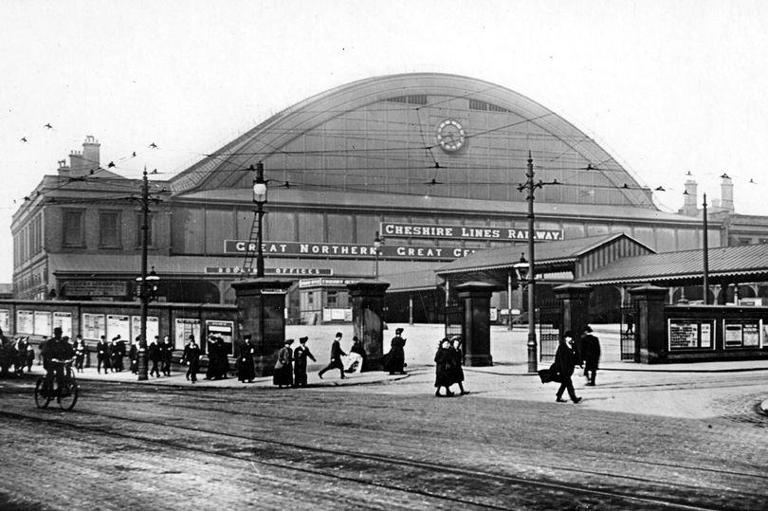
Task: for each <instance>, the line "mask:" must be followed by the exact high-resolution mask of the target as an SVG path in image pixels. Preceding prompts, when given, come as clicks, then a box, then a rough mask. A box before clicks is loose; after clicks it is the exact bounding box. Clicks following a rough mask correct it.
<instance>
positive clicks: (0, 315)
mask: <svg viewBox="0 0 768 511" xmlns="http://www.w3.org/2000/svg"><path fill="white" fill-rule="evenodd" d="M10 317H11V311H9V310H8V309H0V328H2V329H3V333H4V334H10V333H11V332H10V328H8V322H9V320H10Z"/></svg>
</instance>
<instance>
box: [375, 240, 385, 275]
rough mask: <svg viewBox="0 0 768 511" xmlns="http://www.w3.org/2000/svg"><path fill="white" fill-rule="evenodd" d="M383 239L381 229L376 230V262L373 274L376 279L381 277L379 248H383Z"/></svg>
mask: <svg viewBox="0 0 768 511" xmlns="http://www.w3.org/2000/svg"><path fill="white" fill-rule="evenodd" d="M382 243H383V241H382V240H381V238H380V237H379V231H376V237H375V238H373V248H374V249H375V252H376V253H375V254H374V257H375V263H374V267H373V276H374V278H375V279H376V280H378V279H379V249H380V248H381V245H382Z"/></svg>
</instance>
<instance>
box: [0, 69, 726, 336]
mask: <svg viewBox="0 0 768 511" xmlns="http://www.w3.org/2000/svg"><path fill="white" fill-rule="evenodd" d="M529 151H530V154H531V157H532V159H533V164H534V169H535V172H536V180H537V181H538V180H542V181H543V182H545V183H548V182H555V181H556V182H557V183H559V184H553V185H546V186H543V187H542V188H539V189H537V190H536V203H535V204H536V205H535V208H536V236H537V239H538V240H539V241H540V242H542V243H545V242H547V241H552V240H563V239H565V240H568V239H576V238H586V237H592V236H600V235H604V234H613V233H626V234H627V235H629V236H631V237H632V238H633V239H635V240H637V241H638V242H640V243H643V244H644V245H646V246H648V247H650V248H651V249H653V250H655V251H657V252H664V251H674V250H684V249H692V248H696V247H698V246H700V245H701V243H702V236H701V223H700V220H699V219H698V218H696V217H695V216H689V215H686V214H672V213H666V212H663V211H661V210H659V209H658V208H657V207H656V206H655V205H654V203H653V201H652V192H651V190H650V189H648V188H646V187H643V186H641V185H640V184H639V183H638V181H637V180H636V179H635V178H634V177H633V176H632V175H631V174H630V173H629V172H627V170H626V169H624V168H623V167H622V166H621V165H620V164H619V163H618V162H617V161H616V160H615V159H614V158H613V157H611V155H609V154H608V153H607V152H606V151H605V150H603V149H602V148H601V147H600V146H599V145H598V144H596V143H595V142H594V141H593V140H592V139H591V138H589V137H588V136H587V135H585V134H584V133H582V132H581V131H579V130H578V129H577V128H575V127H574V126H573V125H572V124H570V123H569V122H568V121H567V120H565V119H563V118H561V117H560V116H558V115H557V114H555V113H554V112H552V111H550V110H548V109H547V108H545V107H543V106H542V105H539V104H538V103H536V102H534V101H532V100H530V99H528V98H526V97H525V96H522V95H520V94H518V93H516V92H514V91H511V90H509V89H506V88H504V87H501V86H498V85H495V84H492V83H488V82H484V81H480V80H476V79H472V78H467V77H461V76H454V75H444V74H434V73H416V74H403V75H393V76H383V77H376V78H370V79H366V80H361V81H358V82H353V83H350V84H347V85H344V86H341V87H337V88H335V89H333V90H330V91H327V92H324V93H321V94H318V95H316V96H314V97H311V98H309V99H306V100H304V101H302V102H300V103H298V104H296V105H294V106H291V107H289V108H287V109H286V110H284V111H282V112H280V113H278V114H276V115H274V116H272V117H271V118H269V119H267V120H265V121H264V122H262V123H261V124H259V125H258V126H256V127H255V128H253V129H252V130H250V131H249V132H247V133H245V134H244V135H242V136H240V137H238V138H236V139H235V140H233V141H231V142H229V143H227V144H226V145H225V146H224V147H222V148H221V149H219V150H218V151H215V152H214V153H212V154H210V155H208V156H206V157H205V158H203V159H202V160H201V161H199V162H198V163H196V164H194V165H192V166H191V167H189V168H188V169H186V170H184V171H183V172H181V173H180V174H178V175H176V176H175V177H173V178H171V179H170V180H167V181H154V180H153V181H151V192H152V195H153V197H157V198H159V199H161V200H159V202H158V203H153V204H152V207H151V209H152V216H151V222H150V228H149V233H150V244H149V245H150V246H149V254H150V259H149V261H150V262H149V264H150V266H154V268H155V270H156V271H157V273H158V274H159V275H160V277H161V283H160V286H159V292H160V296H161V299H163V300H166V301H185V302H203V303H205V302H208V303H211V302H212V303H231V302H232V301H233V300H234V293H233V291H232V289H231V287H230V285H231V283H232V282H233V281H234V280H235V279H238V278H241V277H242V274H240V273H239V272H240V270H241V268H242V266H243V261H244V255H245V250H246V249H247V247H248V244H249V242H251V243H252V242H253V241H254V239H253V237H252V221H253V216H254V213H253V209H254V206H253V202H252V195H251V193H252V192H251V186H252V181H253V178H254V175H253V173H252V172H251V171H249V170H248V169H249V167H250V166H251V165H255V164H256V163H257V162H259V161H261V162H263V164H264V166H265V177H266V178H267V179H268V181H269V198H268V203H267V204H266V206H265V210H266V211H267V215H266V216H265V222H264V240H265V244H264V249H265V256H266V268H267V273H268V274H273V275H280V276H283V277H291V278H294V279H295V280H296V285H295V286H294V287H293V288H292V289H291V291H290V296H289V303H290V307H289V311H290V312H289V314H290V319H292V320H294V321H305V322H308V321H320V320H328V319H330V320H334V319H343V318H344V317H345V314H346V310H347V309H348V307H349V304H348V296H347V291H346V287H345V284H346V282H348V281H352V280H359V279H372V278H374V272H375V267H376V266H377V267H378V273H379V275H380V276H382V278H383V279H384V280H390V281H391V282H392V284H393V286H392V289H391V291H392V293H391V297H392V303H391V304H390V306H389V311H390V313H391V314H392V316H391V317H389V318H387V319H389V320H403V319H404V315H406V314H409V313H410V314H413V317H414V319H415V320H416V321H436V320H438V317H439V314H440V310H439V309H440V303H439V302H441V300H440V299H439V294H440V291H439V290H438V288H437V285H438V284H439V281H438V280H437V278H436V277H435V274H434V270H436V269H438V268H440V267H441V266H444V265H446V264H447V263H449V262H450V261H452V260H454V259H456V258H459V257H462V256H464V255H467V254H471V253H473V252H476V251H481V250H485V249H489V248H494V247H502V246H513V245H516V246H519V248H520V252H523V251H524V250H525V237H526V235H527V220H526V215H527V203H526V195H525V193H524V192H521V191H520V189H519V184H520V183H523V182H525V179H526V177H525V173H526V168H527V164H528V157H529ZM104 167H105V166H103V165H102V162H101V159H100V145H99V143H98V141H96V140H95V139H94V138H93V137H88V138H87V139H86V141H85V143H84V144H83V150H82V152H73V153H72V154H70V163H69V165H66V162H60V163H59V169H58V173H57V175H52V176H45V177H44V178H43V180H42V181H41V183H40V184H39V185H38V186H37V188H36V189H35V190H33V191H32V193H31V194H30V195H29V197H28V200H27V201H25V202H24V204H23V205H22V206H21V207H20V208H19V210H18V211H17V212H16V213H15V215H14V217H13V224H12V233H13V240H14V274H13V283H14V291H15V296H16V298H38V299H44V298H47V297H51V296H57V297H59V298H65V299H66V298H73V299H74V298H77V299H89V298H90V299H98V300H118V299H119V300H124V299H130V298H131V297H132V296H133V295H134V293H135V283H136V277H137V276H138V273H139V267H140V265H139V261H140V248H141V237H140V234H141V218H140V207H139V204H138V202H137V201H135V200H131V199H130V197H131V196H133V197H138V195H139V193H140V190H141V181H140V180H136V179H126V178H123V177H121V176H119V175H118V174H117V173H114V172H111V171H109V170H108V168H107V169H105V168H104ZM107 167H109V166H107ZM731 197H732V195H731ZM725 202H726V201H725V200H724V201H723V204H721V207H723V208H724V207H725V206H726V204H725ZM694 205H695V200H694ZM730 208H731V209H730V212H731V213H732V210H733V204H732V200H731V204H730ZM729 214H730V213H729ZM729 218H731V217H730V216H728V215H724V216H722V217H716V216H715V215H713V217H712V219H711V220H710V236H709V240H710V244H711V246H713V247H714V246H719V245H720V244H721V242H722V241H725V240H730V237H731V235H732V233H734V234H733V235H734V236H739V235H738V234H736V233H737V232H738V230H737V225H741V224H738V223H734V222H730V221H729ZM725 225H728V229H731V230H728V231H727V232H726V231H724V230H723V229H724V226H725ZM377 231H378V232H379V233H380V235H381V236H382V237H383V239H384V245H383V247H382V249H381V251H380V253H379V255H378V264H377V262H376V259H377V257H376V251H375V249H374V248H373V240H374V237H375V236H376V232H377ZM721 233H722V234H721ZM562 277H563V279H566V280H567V279H568V278H569V277H568V276H567V275H564V276H562ZM571 278H572V277H571ZM505 295H506V293H504V292H501V293H497V294H495V295H494V303H495V304H497V305H499V306H500V307H504V306H505V305H504V304H505V303H506V298H505ZM405 319H407V316H405Z"/></svg>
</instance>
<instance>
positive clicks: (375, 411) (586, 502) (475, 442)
mask: <svg viewBox="0 0 768 511" xmlns="http://www.w3.org/2000/svg"><path fill="white" fill-rule="evenodd" d="M759 374H760V375H764V372H760V373H759ZM430 377H431V373H430V370H429V368H422V369H417V370H415V371H414V373H413V374H412V375H411V377H409V378H407V379H405V380H401V381H397V382H390V383H380V384H372V385H362V386H355V387H350V388H314V389H307V390H304V391H297V390H277V389H271V388H265V387H261V388H255V387H250V388H245V389H234V388H206V387H196V388H180V387H172V386H165V387H162V386H155V385H137V384H135V383H110V382H98V381H82V382H81V386H82V394H81V400H80V401H79V402H78V404H77V406H76V408H75V410H74V411H73V412H68V413H67V412H62V411H60V410H58V409H55V408H51V409H46V410H38V409H36V408H35V406H34V402H33V399H32V389H33V381H34V380H33V379H31V378H29V379H21V380H3V381H0V399H2V409H1V411H0V432H2V433H0V436H2V441H3V449H2V451H1V454H0V466H1V467H2V469H1V471H2V476H1V477H0V508H2V509H11V510H31V509H150V508H163V509H189V508H193V509H214V508H217V509H232V508H249V507H250V508H253V509H286V508H291V507H293V508H297V509H306V508H310V507H311V508H319V509H322V508H327V509H331V508H333V509H340V508H346V509H352V508H357V509H360V508H372V509H398V508H401V509H605V508H613V509H657V508H660V507H670V508H672V509H739V510H744V509H764V508H765V500H766V495H768V491H767V490H766V486H768V470H766V469H767V468H768V462H767V461H766V460H768V417H764V416H761V415H758V414H757V412H756V410H755V406H756V404H757V403H758V402H759V400H760V398H761V397H762V398H763V399H764V398H765V395H764V394H763V393H761V392H760V390H761V389H760V387H759V386H758V385H756V384H755V377H754V375H753V376H752V377H751V378H750V377H749V376H745V375H744V374H742V373H733V374H730V373H728V374H718V375H717V377H716V378H711V377H710V376H709V375H706V377H708V378H710V379H711V383H712V385H711V390H712V392H711V394H712V395H713V396H715V397H713V399H712V400H711V403H709V405H708V406H707V407H706V408H707V409H708V410H712V412H711V413H710V414H709V416H708V417H706V418H698V417H689V416H687V414H686V413H685V408H682V409H681V412H680V413H678V414H677V416H675V415H674V414H668V413H666V414H654V415H650V414H643V413H626V412H615V411H609V410H607V409H605V408H606V407H607V405H605V404H603V403H601V401H600V399H597V398H594V399H592V403H593V405H596V406H589V405H590V398H587V399H586V400H585V404H586V405H588V406H581V405H579V406H574V405H572V404H570V403H569V404H567V405H566V404H557V403H554V402H542V400H540V399H537V398H536V397H535V395H534V396H531V397H528V396H526V394H525V392H523V391H521V390H520V388H518V389H517V390H516V391H514V392H513V391H512V390H514V389H512V387H514V386H515V385H518V386H519V384H516V383H514V382H520V381H522V380H521V378H522V377H517V379H515V377H509V376H506V377H503V378H502V377H499V376H496V375H493V374H479V373H477V374H469V372H468V378H470V381H471V382H474V386H473V387H472V391H473V393H471V394H469V395H467V396H463V397H460V398H459V397H457V398H453V399H435V398H434V397H433V396H432V392H431V391H430V385H429V379H430ZM762 378H763V380H761V381H764V376H762ZM510 379H511V380H512V383H509V382H508V381H507V380H510ZM642 379H643V376H642V375H641V376H638V377H636V380H637V381H636V383H635V391H634V392H633V393H630V392H629V389H625V391H626V393H625V394H624V396H625V398H630V399H643V396H645V397H646V398H649V399H650V398H651V396H652V395H653V393H654V392H655V393H658V392H659V389H658V388H652V389H649V390H647V391H643V390H642V389H643V385H642ZM758 380H759V379H758ZM525 381H530V380H525ZM750 382H751V383H750ZM613 385H614V386H616V385H618V384H617V383H614V384H613ZM625 385H626V386H627V387H630V386H631V385H629V384H625ZM510 386H511V387H510ZM691 386H692V387H693V386H696V385H695V383H694V384H693V385H691ZM606 387H607V388H605V389H600V388H599V387H598V388H597V389H593V390H594V391H597V392H604V393H612V392H613V391H611V390H610V388H611V384H607V385H606ZM685 387H686V385H681V384H677V383H674V382H673V381H669V382H668V385H667V387H666V390H665V392H666V393H667V394H668V395H670V394H673V393H675V392H681V393H683V394H684V395H685V392H687V390H686V388H685ZM615 389H616V387H614V390H615ZM582 390H584V389H582ZM706 390H707V389H705V392H706ZM553 392H554V389H553V388H551V387H547V394H548V395H549V394H551V393H553ZM723 392H724V393H723ZM582 393H583V392H582ZM512 396H514V399H512V398H511V397H512ZM607 402H610V401H607ZM640 404H642V403H640Z"/></svg>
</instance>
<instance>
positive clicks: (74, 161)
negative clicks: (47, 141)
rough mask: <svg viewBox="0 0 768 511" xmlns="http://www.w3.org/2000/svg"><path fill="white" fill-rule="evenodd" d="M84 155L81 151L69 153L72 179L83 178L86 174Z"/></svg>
mask: <svg viewBox="0 0 768 511" xmlns="http://www.w3.org/2000/svg"><path fill="white" fill-rule="evenodd" d="M84 171H85V164H84V163H83V153H81V152H80V151H70V152H69V172H70V175H71V176H72V177H78V176H82V175H83V174H84V173H85V172H84Z"/></svg>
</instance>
